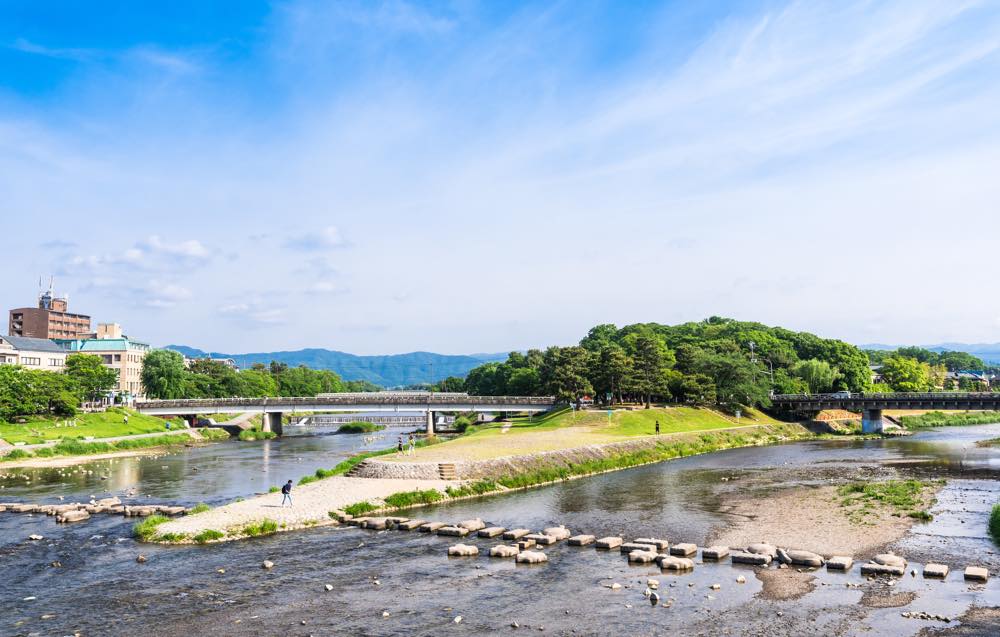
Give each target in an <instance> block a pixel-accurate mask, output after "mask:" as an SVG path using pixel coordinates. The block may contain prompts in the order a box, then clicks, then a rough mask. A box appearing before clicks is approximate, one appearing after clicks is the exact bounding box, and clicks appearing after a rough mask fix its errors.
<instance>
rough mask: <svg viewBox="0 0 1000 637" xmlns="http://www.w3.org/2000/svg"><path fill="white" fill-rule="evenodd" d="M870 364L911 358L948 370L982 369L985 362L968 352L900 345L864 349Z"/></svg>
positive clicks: (984, 366) (984, 367)
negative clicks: (891, 347) (938, 350)
mask: <svg viewBox="0 0 1000 637" xmlns="http://www.w3.org/2000/svg"><path fill="white" fill-rule="evenodd" d="M865 354H867V355H868V359H869V360H870V361H871V363H872V365H881V364H882V363H884V362H885V361H886V359H889V358H912V359H913V360H916V361H918V362H920V363H927V364H928V365H930V366H932V367H944V368H945V369H946V370H947V371H949V372H957V371H960V370H961V371H970V370H971V371H982V370H985V369H986V363H984V362H983V360H982V359H981V358H979V357H977V356H973V355H972V354H969V353H968V352H948V351H945V352H934V351H931V350H929V349H924V348H922V347H900V348H899V349H896V350H865Z"/></svg>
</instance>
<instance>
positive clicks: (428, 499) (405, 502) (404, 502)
mask: <svg viewBox="0 0 1000 637" xmlns="http://www.w3.org/2000/svg"><path fill="white" fill-rule="evenodd" d="M443 498H444V496H443V495H442V494H441V492H440V491H438V490H437V489H427V490H426V491H403V492H401V493H393V494H392V495H389V496H386V497H385V498H384V499H383V501H384V502H385V503H386V505H387V506H391V507H395V508H404V507H408V506H414V505H416V504H434V503H435V502H438V501H440V500H441V499H443Z"/></svg>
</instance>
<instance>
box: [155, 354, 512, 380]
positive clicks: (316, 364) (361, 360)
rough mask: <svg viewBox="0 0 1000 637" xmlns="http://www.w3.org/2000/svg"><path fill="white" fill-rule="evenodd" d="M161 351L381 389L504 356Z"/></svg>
mask: <svg viewBox="0 0 1000 637" xmlns="http://www.w3.org/2000/svg"><path fill="white" fill-rule="evenodd" d="M164 349H170V350H174V351H175V352H180V353H181V354H183V355H184V356H188V357H191V358H201V357H207V356H210V357H212V358H232V359H233V360H235V361H236V364H237V365H239V366H240V369H246V368H249V367H250V366H252V365H253V364H254V363H263V364H265V365H267V364H269V363H270V362H271V361H277V362H279V363H285V364H286V365H288V366H289V367H298V366H299V365H305V366H307V367H310V368H312V369H329V370H331V371H334V372H336V373H337V375H339V376H340V377H341V378H343V379H344V380H367V381H369V382H372V383H375V384H376V385H381V386H382V387H403V386H407V385H417V384H422V383H433V382H437V381H439V380H442V379H444V378H447V377H449V376H465V375H466V374H467V373H468V372H469V370H471V369H473V368H474V367H477V366H479V365H482V364H483V363H485V362H489V361H500V360H505V359H506V358H507V354H506V353H504V354H474V355H471V356H450V355H446V354H434V353H431V352H411V353H409V354H394V355H389V356H356V355H354V354H347V353H345V352H337V351H333V350H328V349H303V350H298V351H294V352H259V353H252V354H223V353H220V352H205V351H202V350H200V349H195V348H193V347H187V346H185V345H168V346H166V348H164Z"/></svg>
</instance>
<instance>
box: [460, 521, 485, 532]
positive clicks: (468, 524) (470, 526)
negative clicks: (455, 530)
mask: <svg viewBox="0 0 1000 637" xmlns="http://www.w3.org/2000/svg"><path fill="white" fill-rule="evenodd" d="M457 526H459V527H461V528H463V529H467V530H468V531H469V532H470V533H471V532H473V531H478V530H479V529H485V528H486V523H485V522H483V521H482V520H480V519H479V518H476V519H474V520H465V521H463V522H459V523H458V525H457Z"/></svg>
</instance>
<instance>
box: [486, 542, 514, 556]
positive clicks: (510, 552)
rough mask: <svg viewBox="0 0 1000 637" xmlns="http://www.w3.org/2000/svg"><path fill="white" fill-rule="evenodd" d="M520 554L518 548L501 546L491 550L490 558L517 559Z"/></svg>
mask: <svg viewBox="0 0 1000 637" xmlns="http://www.w3.org/2000/svg"><path fill="white" fill-rule="evenodd" d="M520 552H521V551H520V549H518V548H517V547H516V546H508V545H506V544H500V545H499V546H494V547H493V548H491V549H490V557H516V556H517V554H518V553H520Z"/></svg>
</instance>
